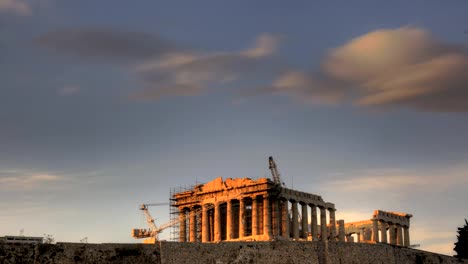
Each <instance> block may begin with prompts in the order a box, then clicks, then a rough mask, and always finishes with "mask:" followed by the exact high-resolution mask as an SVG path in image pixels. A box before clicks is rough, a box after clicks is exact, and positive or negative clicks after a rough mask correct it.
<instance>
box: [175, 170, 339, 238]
mask: <svg viewBox="0 0 468 264" xmlns="http://www.w3.org/2000/svg"><path fill="white" fill-rule="evenodd" d="M174 200H175V204H174V205H175V206H177V207H178V208H179V212H180V214H179V216H180V236H179V241H181V242H188V241H190V242H196V241H201V242H217V241H235V240H272V239H296V240H299V239H303V240H307V239H308V236H309V232H308V229H309V222H308V219H309V216H308V215H309V214H308V212H309V210H310V212H311V220H312V222H311V226H312V228H311V230H312V232H311V235H312V238H313V239H319V237H321V234H327V225H323V224H322V225H321V229H319V226H318V224H317V208H318V210H320V223H325V222H326V215H327V212H328V215H329V217H328V218H329V224H330V226H331V228H330V235H331V236H332V237H333V236H335V234H336V223H335V205H334V204H332V203H327V202H325V201H323V199H322V197H320V196H318V195H314V194H309V193H305V192H300V191H295V190H292V189H288V188H284V187H280V186H277V185H276V184H275V183H274V182H272V181H271V180H270V179H267V178H261V179H258V180H251V179H248V178H243V179H231V178H227V179H226V180H225V181H223V179H222V178H221V177H219V178H217V179H215V180H213V181H211V182H209V183H206V184H201V185H197V186H195V187H194V188H193V189H191V190H189V191H185V192H181V193H176V194H175V195H174ZM298 205H300V206H301V214H299V211H298ZM289 209H291V210H292V213H290V212H289ZM200 211H201V214H200V213H197V212H200ZM299 215H301V216H302V217H301V218H300V219H299Z"/></svg>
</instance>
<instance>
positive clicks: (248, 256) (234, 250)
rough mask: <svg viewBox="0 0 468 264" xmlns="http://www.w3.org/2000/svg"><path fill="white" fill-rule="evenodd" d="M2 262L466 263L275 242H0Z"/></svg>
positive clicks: (357, 247) (357, 246)
mask: <svg viewBox="0 0 468 264" xmlns="http://www.w3.org/2000/svg"><path fill="white" fill-rule="evenodd" d="M0 263H1V264H10V263H35V264H43V263H44V264H45V263H50V264H71V263H103V264H106V263H129V264H132V263H141V264H146V263H152V264H159V263H161V264H166V263H167V264H169V263H171V264H184V263H188V264H198V263H200V264H202V263H203V264H205V263H212V264H227V263H257V264H263V263H265V264H276V263H278V264H280V263H301V264H304V263H311V264H353V263H360V264H375V263H377V264H387V263H392V264H393V263H394V264H413V263H414V264H423V263H427V264H456V263H457V264H460V263H465V264H468V260H464V261H463V260H458V259H456V258H453V257H449V256H445V255H440V254H436V253H430V252H425V251H420V250H414V249H409V248H404V247H398V246H393V245H388V244H365V243H344V242H312V241H302V242H301V241H275V242H221V243H189V242H185V243H180V242H160V243H159V244H154V245H147V244H146V245H145V244H75V243H57V244H53V245H48V244H42V245H27V244H6V243H0Z"/></svg>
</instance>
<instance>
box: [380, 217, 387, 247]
mask: <svg viewBox="0 0 468 264" xmlns="http://www.w3.org/2000/svg"><path fill="white" fill-rule="evenodd" d="M380 240H381V241H380V242H382V243H388V241H387V223H385V221H382V220H381V221H380Z"/></svg>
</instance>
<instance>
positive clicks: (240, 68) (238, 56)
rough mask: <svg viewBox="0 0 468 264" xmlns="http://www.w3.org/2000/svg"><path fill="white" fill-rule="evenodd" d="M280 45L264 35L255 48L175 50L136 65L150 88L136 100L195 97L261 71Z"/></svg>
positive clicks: (139, 74)
mask: <svg viewBox="0 0 468 264" xmlns="http://www.w3.org/2000/svg"><path fill="white" fill-rule="evenodd" d="M276 48H277V39H276V38H275V37H273V36H271V35H268V34H263V35H260V36H259V37H258V38H257V39H256V42H255V45H254V46H253V47H252V48H249V49H246V50H242V51H240V52H210V53H188V52H173V53H168V54H166V55H164V56H162V57H161V58H157V59H155V60H152V61H147V62H144V63H141V64H140V65H137V66H136V67H135V72H136V74H137V75H138V76H139V77H140V78H141V79H142V80H143V81H144V83H145V85H146V87H147V88H146V89H144V90H142V91H139V92H137V93H135V94H134V95H133V96H132V97H133V98H135V99H143V100H154V99H159V98H160V97H161V96H193V95H198V94H201V93H203V92H205V91H207V90H208V89H209V88H210V87H211V86H216V87H217V88H218V89H219V87H221V86H223V85H225V84H228V83H231V82H234V81H238V80H245V79H248V78H249V77H253V76H254V74H260V72H261V71H260V70H259V69H258V68H259V63H261V62H262V61H263V60H264V59H266V58H268V57H270V56H271V55H272V54H273V53H274V51H275V50H276Z"/></svg>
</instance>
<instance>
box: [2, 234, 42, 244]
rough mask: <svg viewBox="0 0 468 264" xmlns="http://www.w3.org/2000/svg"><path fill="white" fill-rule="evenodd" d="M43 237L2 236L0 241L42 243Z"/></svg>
mask: <svg viewBox="0 0 468 264" xmlns="http://www.w3.org/2000/svg"><path fill="white" fill-rule="evenodd" d="M42 242H43V237H31V236H4V237H0V243H21V244H42Z"/></svg>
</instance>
